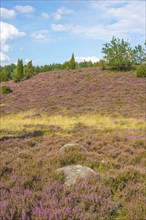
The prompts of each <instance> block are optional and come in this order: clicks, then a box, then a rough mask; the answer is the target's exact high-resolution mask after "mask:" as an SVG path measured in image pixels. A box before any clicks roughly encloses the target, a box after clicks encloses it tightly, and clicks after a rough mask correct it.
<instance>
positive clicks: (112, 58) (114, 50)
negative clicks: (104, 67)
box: [102, 37, 133, 70]
mask: <svg viewBox="0 0 146 220" xmlns="http://www.w3.org/2000/svg"><path fill="white" fill-rule="evenodd" d="M102 53H104V54H105V56H104V58H105V60H106V62H107V64H108V65H109V66H110V67H111V68H112V69H115V70H129V69H131V68H132V66H133V52H132V48H131V46H130V44H129V43H128V42H126V41H124V40H123V39H122V40H120V39H119V38H115V37H113V38H112V40H111V42H110V43H106V44H104V47H103V48H102Z"/></svg>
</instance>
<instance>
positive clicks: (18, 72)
mask: <svg viewBox="0 0 146 220" xmlns="http://www.w3.org/2000/svg"><path fill="white" fill-rule="evenodd" d="M22 79H23V61H22V60H18V63H17V67H16V71H14V74H13V81H14V82H19V81H21V80H22Z"/></svg>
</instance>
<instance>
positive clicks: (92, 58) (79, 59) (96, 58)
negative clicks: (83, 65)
mask: <svg viewBox="0 0 146 220" xmlns="http://www.w3.org/2000/svg"><path fill="white" fill-rule="evenodd" d="M75 60H76V61H77V62H78V63H80V62H84V61H91V62H93V63H95V62H97V61H99V58H98V57H94V56H93V57H75Z"/></svg>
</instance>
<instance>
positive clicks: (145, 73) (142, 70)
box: [136, 64, 146, 77]
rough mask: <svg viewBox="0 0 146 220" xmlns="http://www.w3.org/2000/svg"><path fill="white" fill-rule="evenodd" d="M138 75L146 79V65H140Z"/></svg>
mask: <svg viewBox="0 0 146 220" xmlns="http://www.w3.org/2000/svg"><path fill="white" fill-rule="evenodd" d="M136 74H137V76H138V77H146V65H145V64H141V65H139V66H138V68H137V72H136Z"/></svg>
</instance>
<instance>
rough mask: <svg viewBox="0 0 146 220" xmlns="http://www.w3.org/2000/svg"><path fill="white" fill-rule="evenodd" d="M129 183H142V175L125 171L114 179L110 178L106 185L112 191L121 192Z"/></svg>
mask: <svg viewBox="0 0 146 220" xmlns="http://www.w3.org/2000/svg"><path fill="white" fill-rule="evenodd" d="M129 181H132V182H133V183H137V182H143V181H144V175H143V174H141V173H140V172H138V171H137V170H132V169H129V170H127V171H124V172H123V173H120V174H119V175H117V176H116V177H114V178H113V177H111V178H110V179H109V180H108V184H109V185H110V186H111V187H112V189H113V190H114V191H121V190H123V189H124V188H125V187H126V185H127V183H128V182H129Z"/></svg>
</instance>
